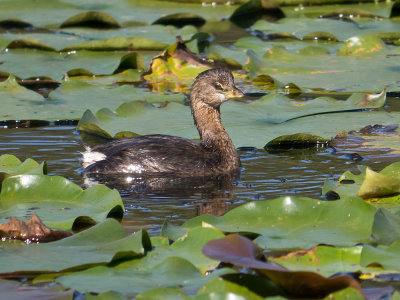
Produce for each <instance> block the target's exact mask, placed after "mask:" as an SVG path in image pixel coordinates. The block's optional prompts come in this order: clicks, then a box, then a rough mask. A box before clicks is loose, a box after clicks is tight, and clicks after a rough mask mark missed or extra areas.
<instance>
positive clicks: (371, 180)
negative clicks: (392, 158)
mask: <svg viewBox="0 0 400 300" xmlns="http://www.w3.org/2000/svg"><path fill="white" fill-rule="evenodd" d="M399 166H400V163H393V164H391V165H389V166H387V167H386V168H384V169H383V170H382V171H381V172H379V173H376V172H374V171H372V170H371V169H369V168H365V167H359V168H360V169H361V171H362V173H361V174H359V175H355V174H352V173H351V172H345V173H344V174H343V175H342V176H341V177H340V178H339V181H338V182H337V183H327V184H326V185H327V186H326V187H325V188H324V189H323V191H324V192H323V194H326V193H328V192H331V191H333V192H335V193H337V194H338V195H339V196H340V197H341V198H344V197H348V196H354V195H358V196H359V197H361V198H364V199H373V200H375V201H380V202H396V201H398V199H399V195H398V194H399V193H400V190H399V189H398V180H399ZM328 185H329V187H328Z"/></svg>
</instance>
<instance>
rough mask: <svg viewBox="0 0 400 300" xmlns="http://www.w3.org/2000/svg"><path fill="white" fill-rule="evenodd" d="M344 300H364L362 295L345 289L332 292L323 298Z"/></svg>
mask: <svg viewBox="0 0 400 300" xmlns="http://www.w3.org/2000/svg"><path fill="white" fill-rule="evenodd" d="M330 299H335V300H346V299H354V300H363V299H365V298H364V296H363V295H361V294H360V292H359V291H357V290H356V289H355V288H352V287H347V288H345V289H343V290H340V291H337V292H334V293H331V294H329V295H328V296H326V297H325V298H324V300H330Z"/></svg>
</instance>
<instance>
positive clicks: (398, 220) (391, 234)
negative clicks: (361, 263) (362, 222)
mask: <svg viewBox="0 0 400 300" xmlns="http://www.w3.org/2000/svg"><path fill="white" fill-rule="evenodd" d="M372 238H373V239H374V240H375V241H376V242H378V243H379V244H380V245H390V244H391V243H393V242H394V241H396V240H399V239H400V216H399V215H397V214H394V213H391V212H390V211H388V210H387V209H385V208H379V209H378V211H377V212H376V214H375V218H374V225H373V226H372Z"/></svg>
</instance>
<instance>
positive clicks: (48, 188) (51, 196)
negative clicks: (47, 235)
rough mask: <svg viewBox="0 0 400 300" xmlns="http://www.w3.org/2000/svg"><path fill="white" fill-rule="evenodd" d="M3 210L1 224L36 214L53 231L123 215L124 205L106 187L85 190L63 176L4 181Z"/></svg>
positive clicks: (117, 194)
mask: <svg viewBox="0 0 400 300" xmlns="http://www.w3.org/2000/svg"><path fill="white" fill-rule="evenodd" d="M0 209H1V210H0V220H1V222H2V223H6V222H7V219H8V218H9V217H17V218H19V219H22V220H28V219H29V218H30V217H31V216H32V215H33V213H36V214H37V215H38V216H39V217H40V219H41V220H42V222H43V223H44V224H45V225H47V226H48V227H50V228H56V229H61V230H71V228H72V227H74V228H76V229H77V228H79V227H81V226H87V224H93V223H96V222H101V221H103V220H104V219H105V218H107V216H108V215H109V214H110V213H118V212H119V213H120V214H121V213H122V212H123V209H124V205H123V203H122V200H121V197H120V196H119V193H118V192H117V191H116V190H110V189H109V188H107V187H106V186H104V185H97V186H93V187H91V188H88V189H87V190H83V189H82V188H80V187H79V186H78V185H76V184H75V183H72V182H71V181H69V180H67V179H65V178H63V177H60V176H46V175H18V176H13V177H9V178H6V179H5V180H4V181H3V183H2V188H1V193H0Z"/></svg>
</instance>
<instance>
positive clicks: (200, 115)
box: [83, 68, 243, 177]
mask: <svg viewBox="0 0 400 300" xmlns="http://www.w3.org/2000/svg"><path fill="white" fill-rule="evenodd" d="M241 96H243V92H242V91H241V90H239V89H238V88H237V87H236V86H235V83H234V79H233V75H232V73H231V72H230V71H228V70H226V69H223V68H215V69H210V70H207V71H204V72H202V73H200V74H199V75H198V76H197V77H196V79H195V81H194V83H193V85H192V88H191V91H190V107H191V110H192V115H193V119H194V123H195V125H196V127H197V130H198V132H199V135H200V139H201V142H200V143H197V142H194V141H191V140H189V139H185V138H181V137H176V136H170V135H159V134H156V135H144V136H137V137H131V138H125V139H120V140H116V141H112V142H109V143H106V144H104V145H98V146H95V147H93V148H92V149H90V150H88V151H86V152H85V153H83V168H84V171H83V172H84V174H85V175H89V176H90V175H91V174H92V175H95V174H98V175H100V174H104V175H107V174H110V175H111V174H120V173H124V174H135V173H136V174H158V175H162V174H165V175H174V176H175V175H176V176H178V177H179V176H181V177H187V176H190V177H192V176H212V175H220V174H228V173H232V172H235V171H237V170H238V169H239V167H240V159H239V155H238V153H237V151H236V149H235V146H234V144H233V142H232V140H231V138H230V137H229V135H228V133H227V132H226V131H225V128H224V127H223V126H222V124H221V116H220V110H219V108H220V105H221V104H222V103H224V102H225V101H227V100H228V99H229V98H231V97H241Z"/></svg>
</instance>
